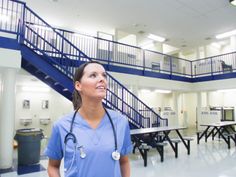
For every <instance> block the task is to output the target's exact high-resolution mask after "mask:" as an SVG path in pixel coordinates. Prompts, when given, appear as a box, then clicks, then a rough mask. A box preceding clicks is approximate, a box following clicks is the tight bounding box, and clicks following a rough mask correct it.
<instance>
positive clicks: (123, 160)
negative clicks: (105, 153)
mask: <svg viewBox="0 0 236 177" xmlns="http://www.w3.org/2000/svg"><path fill="white" fill-rule="evenodd" d="M120 169H121V176H122V177H130V165H129V157H128V156H121V157H120Z"/></svg>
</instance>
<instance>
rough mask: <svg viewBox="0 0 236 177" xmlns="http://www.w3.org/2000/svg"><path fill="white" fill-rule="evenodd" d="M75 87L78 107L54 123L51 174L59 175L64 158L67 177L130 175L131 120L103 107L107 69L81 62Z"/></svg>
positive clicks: (51, 145)
mask: <svg viewBox="0 0 236 177" xmlns="http://www.w3.org/2000/svg"><path fill="white" fill-rule="evenodd" d="M74 87H75V91H74V94H73V104H74V108H75V110H77V111H75V112H72V113H70V114H68V115H66V116H63V117H62V118H60V119H59V120H58V121H56V122H55V123H54V125H53V130H52V134H51V138H50V140H49V143H48V146H47V148H46V150H45V154H46V155H47V156H48V157H49V163H48V174H49V177H60V164H61V162H62V159H64V173H65V176H66V177H130V165H129V159H128V154H129V153H130V152H131V151H132V144H131V139H130V129H129V124H128V120H127V119H126V118H125V117H124V116H123V115H121V114H120V113H118V112H115V111H112V110H108V109H107V110H105V109H104V107H103V104H102V100H103V99H104V98H105V96H106V89H107V79H106V71H105V69H104V68H103V66H102V65H101V64H99V63H97V62H88V63H85V64H83V65H81V66H80V67H79V68H78V69H77V71H76V73H75V76H74ZM73 117H74V120H73ZM68 134H69V135H68ZM71 134H72V135H71Z"/></svg>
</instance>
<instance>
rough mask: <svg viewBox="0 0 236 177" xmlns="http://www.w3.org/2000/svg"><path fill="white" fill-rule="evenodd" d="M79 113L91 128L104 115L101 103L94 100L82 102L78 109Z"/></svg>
mask: <svg viewBox="0 0 236 177" xmlns="http://www.w3.org/2000/svg"><path fill="white" fill-rule="evenodd" d="M79 113H80V115H81V116H82V117H83V118H84V119H85V120H86V121H87V122H88V123H89V124H90V126H91V127H92V128H96V127H97V126H98V124H99V123H100V121H101V119H102V118H103V117H104V114H105V110H104V108H103V105H102V103H99V104H97V103H96V104H95V103H94V102H90V103H84V102H83V103H82V105H81V107H80V109H79Z"/></svg>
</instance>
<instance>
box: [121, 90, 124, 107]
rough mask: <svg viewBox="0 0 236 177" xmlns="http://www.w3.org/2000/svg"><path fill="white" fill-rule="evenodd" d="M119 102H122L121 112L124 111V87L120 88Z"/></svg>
mask: <svg viewBox="0 0 236 177" xmlns="http://www.w3.org/2000/svg"><path fill="white" fill-rule="evenodd" d="M121 103H122V107H121V110H122V112H124V88H122V95H121Z"/></svg>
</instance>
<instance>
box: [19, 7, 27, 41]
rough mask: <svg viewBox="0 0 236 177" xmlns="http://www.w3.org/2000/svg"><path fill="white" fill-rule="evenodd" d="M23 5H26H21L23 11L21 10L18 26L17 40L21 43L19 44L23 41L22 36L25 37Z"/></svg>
mask: <svg viewBox="0 0 236 177" xmlns="http://www.w3.org/2000/svg"><path fill="white" fill-rule="evenodd" d="M25 7H26V5H25V4H24V5H23V12H22V17H21V18H22V19H20V27H19V30H20V31H19V33H20V34H19V36H20V40H19V42H20V43H21V44H23V43H24V38H25Z"/></svg>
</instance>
